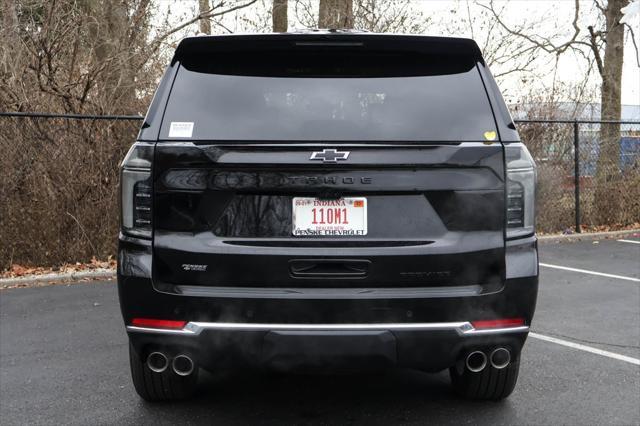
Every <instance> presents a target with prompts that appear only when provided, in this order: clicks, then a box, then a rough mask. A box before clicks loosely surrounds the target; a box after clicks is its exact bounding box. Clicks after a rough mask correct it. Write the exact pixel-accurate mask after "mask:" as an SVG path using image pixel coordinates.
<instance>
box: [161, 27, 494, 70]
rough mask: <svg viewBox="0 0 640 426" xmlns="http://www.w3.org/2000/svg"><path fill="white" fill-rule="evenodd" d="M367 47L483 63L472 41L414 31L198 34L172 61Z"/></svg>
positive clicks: (179, 47)
mask: <svg viewBox="0 0 640 426" xmlns="http://www.w3.org/2000/svg"><path fill="white" fill-rule="evenodd" d="M341 48H344V49H370V50H375V51H387V50H388V51H394V52H398V53H399V52H402V51H407V52H414V53H416V52H421V53H431V54H447V55H456V56H458V55H459V56H466V57H469V58H472V59H473V60H474V61H475V62H479V63H482V64H484V60H483V59H482V53H481V52H480V48H479V47H478V45H477V44H476V42H475V41H473V40H471V39H465V38H453V37H430V36H416V35H396V34H373V33H345V32H317V33H316V32H314V33H282V34H243V35H236V34H232V35H219V36H198V37H187V38H185V39H183V40H182V41H181V42H180V44H179V45H178V47H177V48H176V51H175V53H174V55H173V59H172V60H171V64H172V65H173V64H175V63H176V62H182V61H183V60H184V59H186V58H190V59H191V60H194V59H195V58H198V57H203V56H204V57H206V56H208V55H210V54H215V53H225V52H229V53H230V52H233V53H235V54H237V53H241V52H242V51H243V50H245V51H263V50H267V51H269V50H276V51H277V50H287V51H291V49H341Z"/></svg>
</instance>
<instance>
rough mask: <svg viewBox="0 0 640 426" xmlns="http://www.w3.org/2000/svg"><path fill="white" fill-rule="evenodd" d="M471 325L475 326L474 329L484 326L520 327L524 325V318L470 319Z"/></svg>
mask: <svg viewBox="0 0 640 426" xmlns="http://www.w3.org/2000/svg"><path fill="white" fill-rule="evenodd" d="M471 325H473V328H475V329H476V330H482V329H486V328H508V327H520V326H523V325H524V318H505V319H497V320H482V321H471Z"/></svg>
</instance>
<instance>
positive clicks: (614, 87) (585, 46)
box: [479, 0, 630, 158]
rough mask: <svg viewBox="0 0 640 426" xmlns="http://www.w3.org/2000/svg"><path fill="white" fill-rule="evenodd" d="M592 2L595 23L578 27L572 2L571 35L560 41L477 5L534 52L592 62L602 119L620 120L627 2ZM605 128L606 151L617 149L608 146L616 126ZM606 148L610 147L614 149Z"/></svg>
mask: <svg viewBox="0 0 640 426" xmlns="http://www.w3.org/2000/svg"><path fill="white" fill-rule="evenodd" d="M593 1H594V3H593V4H594V6H595V8H596V9H597V10H598V11H599V13H600V17H595V19H594V20H595V21H596V22H593V23H592V24H591V25H588V26H587V28H586V29H585V28H581V26H580V25H579V18H580V1H579V0H575V6H574V15H573V19H572V21H571V23H570V25H571V28H572V34H571V36H570V37H569V38H568V39H566V40H564V41H562V42H554V40H553V39H554V38H555V37H553V36H542V35H540V34H533V33H529V32H527V31H524V30H523V29H522V28H521V27H520V28H518V27H514V26H509V25H507V24H506V23H505V22H504V20H503V19H502V14H501V13H500V11H499V10H497V9H496V8H495V6H494V3H493V1H491V2H489V4H487V5H485V4H482V3H480V4H479V5H480V6H481V7H483V8H485V9H486V10H488V11H490V12H491V13H492V16H493V18H494V19H495V20H496V22H497V23H498V24H499V25H500V26H501V27H502V28H503V29H504V30H506V31H507V32H508V33H509V34H511V35H514V36H517V37H519V38H521V39H523V40H525V41H526V42H527V43H529V45H530V46H531V47H532V48H533V49H534V51H535V52H536V53H537V52H541V51H542V52H546V53H549V54H554V55H556V56H559V55H562V54H564V53H565V52H567V51H573V52H575V53H578V54H579V55H581V56H583V57H585V58H586V59H587V60H593V61H595V63H596V65H597V69H598V72H599V74H600V77H601V80H602V84H601V89H600V98H601V117H602V119H604V120H620V113H621V107H620V103H621V102H620V101H621V92H620V87H621V80H622V64H623V60H624V24H621V23H620V19H621V18H622V12H621V9H622V8H623V7H625V6H626V5H627V4H628V3H629V0H608V1H607V2H606V4H605V5H603V4H601V3H600V1H599V0H593ZM599 18H604V19H599ZM602 21H603V23H604V28H599V29H598V27H601V26H602ZM629 28H630V27H629ZM589 54H590V55H589ZM608 128H609V129H611V131H612V132H613V133H611V134H608V135H605V136H610V137H603V141H607V143H606V144H605V145H607V146H606V148H605V149H606V150H610V149H616V143H613V144H611V143H609V141H612V140H613V141H617V140H618V139H619V135H620V133H619V129H617V132H616V126H608ZM605 133H606V132H605ZM611 138H614V139H611ZM608 145H613V147H611V146H608ZM614 156H615V155H614ZM612 158H613V156H612Z"/></svg>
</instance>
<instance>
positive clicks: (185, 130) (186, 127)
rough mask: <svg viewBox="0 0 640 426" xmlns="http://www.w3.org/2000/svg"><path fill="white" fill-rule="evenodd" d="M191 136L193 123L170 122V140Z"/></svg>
mask: <svg viewBox="0 0 640 426" xmlns="http://www.w3.org/2000/svg"><path fill="white" fill-rule="evenodd" d="M192 134H193V122H191V121H172V122H171V127H169V137H170V138H190V137H191V135H192Z"/></svg>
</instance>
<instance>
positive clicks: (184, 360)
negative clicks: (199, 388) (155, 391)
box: [171, 355, 195, 376]
mask: <svg viewBox="0 0 640 426" xmlns="http://www.w3.org/2000/svg"><path fill="white" fill-rule="evenodd" d="M171 367H172V368H173V372H174V373H176V374H177V375H178V376H188V375H189V374H191V373H193V369H194V368H195V365H194V363H193V360H192V359H191V358H189V357H188V356H186V355H178V356H176V357H175V358H174V359H173V362H172V363H171Z"/></svg>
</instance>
